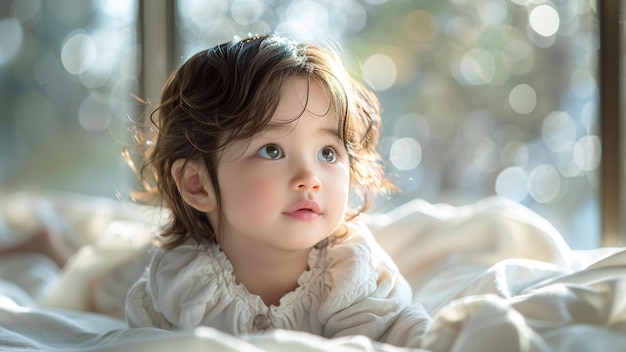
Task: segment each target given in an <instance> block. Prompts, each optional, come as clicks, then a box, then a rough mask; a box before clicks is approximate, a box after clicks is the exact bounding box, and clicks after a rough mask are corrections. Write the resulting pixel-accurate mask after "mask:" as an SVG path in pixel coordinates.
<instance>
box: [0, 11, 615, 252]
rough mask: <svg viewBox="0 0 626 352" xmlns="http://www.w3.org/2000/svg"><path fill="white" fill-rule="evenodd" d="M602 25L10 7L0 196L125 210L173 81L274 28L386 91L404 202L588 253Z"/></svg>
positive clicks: (455, 16)
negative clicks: (505, 214) (504, 221)
mask: <svg viewBox="0 0 626 352" xmlns="http://www.w3.org/2000/svg"><path fill="white" fill-rule="evenodd" d="M599 23H600V21H599V16H598V9H597V8H596V1H594V0H567V1H560V0H553V1H549V0H439V1H415V0H212V1H203V0H177V1H176V0H158V1H140V0H134V1H133V0H49V1H43V0H14V1H10V0H0V106H1V107H2V109H1V110H0V190H4V191H5V192H9V191H10V192H12V191H17V190H27V191H32V190H60V191H70V192H77V193H82V194H89V195H101V196H107V197H112V198H115V197H117V198H120V199H127V198H128V191H129V188H130V187H131V186H132V185H133V181H134V178H133V175H132V172H130V169H129V167H128V166H127V165H126V163H125V161H124V158H123V157H122V155H121V151H122V148H124V147H125V146H128V145H130V143H131V132H130V127H131V125H132V123H131V122H132V121H135V120H140V119H143V118H145V116H146V115H147V114H148V113H149V111H150V109H152V108H154V105H155V102H156V101H157V100H158V93H159V90H160V87H161V84H162V83H163V81H164V80H165V77H166V76H167V75H168V74H169V73H170V72H171V70H173V69H174V68H176V67H178V66H179V65H180V64H181V63H182V62H183V61H184V60H185V59H186V58H188V57H190V56H191V55H193V54H194V53H196V52H197V51H199V50H201V49H205V48H207V47H209V46H213V45H216V44H218V43H221V42H224V41H227V40H230V39H232V38H233V37H234V36H240V37H244V36H247V35H248V34H260V33H265V32H268V31H273V30H275V31H278V32H282V33H285V34H288V35H291V36H293V37H295V38H296V39H300V40H314V41H320V40H322V41H334V42H337V43H339V44H340V45H341V46H342V48H343V51H344V57H345V61H346V64H347V65H348V66H349V68H350V69H351V70H352V71H353V72H354V73H355V74H356V75H358V76H362V77H363V79H364V80H365V81H366V82H367V83H368V84H369V85H370V86H371V87H373V88H374V90H375V91H376V92H377V94H378V96H379V98H380V100H381V103H382V106H383V119H384V126H385V127H384V131H383V134H384V136H383V138H382V141H381V145H380V151H381V153H382V155H383V156H384V157H385V159H386V161H387V166H388V171H389V175H390V177H391V178H392V179H393V180H394V181H395V183H396V184H397V185H398V186H399V187H400V188H401V189H402V194H401V195H400V196H399V197H397V198H394V199H393V202H394V203H395V204H400V203H403V202H406V201H407V200H409V199H413V198H422V199H425V200H427V201H430V202H433V203H438V202H444V203H449V204H453V205H462V204H467V203H471V202H474V201H476V200H479V199H482V198H484V197H487V196H491V195H500V196H503V197H507V198H510V199H512V200H514V201H517V202H519V203H522V204H524V205H526V206H528V207H529V208H531V209H533V210H535V211H536V212H538V213H539V214H541V215H542V216H544V217H545V218H547V219H548V220H549V221H550V222H552V224H554V226H555V227H557V229H558V230H559V231H560V232H561V233H562V234H563V236H564V237H565V239H566V241H567V242H568V243H569V244H570V246H572V247H573V248H575V249H587V248H594V247H597V246H599V245H600V244H601V229H602V226H601V211H600V209H601V206H600V205H601V204H600V193H599V192H600V191H599V183H600V166H601V146H602V143H603V140H602V138H601V137H600V133H599V122H600V121H599V120H600V118H599V111H600V109H599V101H600V100H599V99H600V93H599V73H598V72H599V69H598V66H599V65H598V50H599V46H600V36H599ZM615 153H618V154H619V150H616V151H615ZM615 190H616V192H617V191H618V190H619V188H615Z"/></svg>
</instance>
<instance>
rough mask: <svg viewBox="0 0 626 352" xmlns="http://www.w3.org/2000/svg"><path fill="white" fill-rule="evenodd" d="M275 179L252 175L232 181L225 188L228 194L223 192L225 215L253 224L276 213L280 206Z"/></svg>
mask: <svg viewBox="0 0 626 352" xmlns="http://www.w3.org/2000/svg"><path fill="white" fill-rule="evenodd" d="M276 181H277V180H276V179H274V178H272V179H268V178H263V177H253V178H249V179H248V178H242V179H240V180H237V181H236V182H232V186H231V187H228V189H227V190H226V189H225V191H226V192H228V194H223V201H224V205H225V209H224V211H225V212H227V213H226V215H227V217H229V218H232V219H233V220H234V221H237V220H235V219H241V220H244V221H246V222H248V223H252V224H255V223H261V222H263V221H264V220H266V219H267V218H268V217H269V216H271V214H272V213H276V211H277V210H280V206H281V203H280V194H281V193H280V192H279V190H278V189H277V185H278V183H277V182H276Z"/></svg>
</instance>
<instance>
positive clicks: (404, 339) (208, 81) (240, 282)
mask: <svg viewBox="0 0 626 352" xmlns="http://www.w3.org/2000/svg"><path fill="white" fill-rule="evenodd" d="M157 112H158V117H157V118H154V114H153V122H154V124H155V125H156V126H157V130H158V135H157V137H156V140H155V141H151V142H150V143H148V147H149V148H148V151H147V153H146V161H145V164H144V165H143V168H142V172H141V173H140V178H141V181H142V182H143V183H144V184H146V183H147V184H148V185H149V184H150V182H149V181H150V180H152V181H154V183H156V186H154V187H152V188H151V187H149V186H148V187H146V193H147V194H148V195H154V196H156V198H157V199H160V200H161V201H162V202H163V204H164V206H165V207H166V208H167V209H169V211H170V212H171V221H170V222H169V223H168V224H167V226H166V227H165V228H164V231H163V234H162V238H161V242H162V245H161V246H160V247H159V248H158V249H156V250H155V253H154V255H153V257H152V259H151V263H150V266H149V268H148V269H147V271H146V272H145V273H144V275H143V276H142V277H141V278H140V279H139V280H138V281H137V282H136V283H135V284H134V285H133V287H132V288H131V289H130V291H129V292H128V296H127V300H126V315H127V320H128V323H129V324H130V325H131V326H132V327H142V326H152V327H160V328H164V329H187V328H194V327H197V326H209V327H214V328H217V329H219V330H222V331H225V332H228V333H231V334H245V333H252V332H261V331H266V330H269V329H289V330H298V331H306V332H310V333H313V334H318V335H321V336H325V337H328V338H332V337H339V336H345V335H365V336H368V337H370V338H371V339H374V340H378V341H381V342H386V343H390V344H394V345H398V346H410V347H419V345H420V343H421V336H422V334H423V333H424V331H425V330H426V329H427V327H428V326H429V324H430V321H431V319H430V317H429V316H428V314H427V313H426V312H425V311H424V309H423V308H422V307H421V305H417V304H412V302H411V290H410V287H409V286H408V284H407V282H406V281H405V279H404V278H403V277H402V276H401V274H400V273H399V271H398V268H397V267H396V265H395V264H394V263H393V261H392V260H391V259H390V258H389V256H388V255H387V254H386V253H384V251H383V250H382V249H381V247H380V246H379V245H378V244H377V243H376V242H375V241H374V239H373V236H372V234H371V233H370V231H369V230H368V229H367V228H366V227H365V226H363V225H360V224H359V223H358V222H357V217H358V215H359V213H361V212H363V211H365V210H367V209H368V207H369V205H370V202H371V198H372V196H375V195H376V194H377V193H381V192H385V191H388V190H389V189H390V188H391V186H390V185H388V184H387V183H386V182H385V181H384V180H383V177H382V174H383V171H382V167H381V163H380V157H379V155H378V154H377V152H376V146H377V141H378V134H379V124H380V115H379V104H378V101H377V99H376V98H375V96H374V95H373V93H371V92H370V91H369V90H367V89H366V88H365V87H364V86H363V85H361V84H360V83H358V82H357V81H355V80H353V79H352V78H351V77H350V76H349V75H348V73H347V71H346V69H345V68H344V66H343V65H342V63H341V61H340V60H339V58H338V57H337V55H335V54H334V52H333V51H331V50H326V49H322V48H320V47H317V46H314V45H305V44H298V43H295V42H293V41H291V40H289V39H286V38H284V37H281V36H278V35H265V36H258V37H251V38H248V39H244V40H235V41H232V42H229V43H225V44H222V45H218V46H216V47H214V48H211V49H209V50H206V51H202V52H200V53H198V54H196V55H195V56H193V57H192V58H191V59H189V60H188V61H187V62H186V63H185V64H183V65H182V67H181V68H180V69H179V70H178V71H176V72H175V73H174V74H173V75H172V76H171V78H170V79H169V81H168V82H167V83H166V85H165V87H164V89H163V93H162V98H161V103H160V105H159V107H158V108H157ZM353 203H354V204H357V205H358V206H352V204H353Z"/></svg>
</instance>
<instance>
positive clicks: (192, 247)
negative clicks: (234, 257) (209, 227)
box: [150, 239, 223, 275]
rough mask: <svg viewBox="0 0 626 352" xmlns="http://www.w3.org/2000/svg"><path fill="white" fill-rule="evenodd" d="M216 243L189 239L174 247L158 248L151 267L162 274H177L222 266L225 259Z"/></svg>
mask: <svg viewBox="0 0 626 352" xmlns="http://www.w3.org/2000/svg"><path fill="white" fill-rule="evenodd" d="M219 253H220V251H219V248H217V245H215V244H198V243H196V242H195V241H194V240H192V239H189V240H187V241H186V242H184V243H182V244H180V245H178V246H176V247H173V248H157V249H156V250H155V253H154V255H153V257H152V260H151V263H150V268H151V270H152V271H153V272H159V274H160V275H168V274H169V275H177V274H179V273H180V272H183V271H184V272H190V271H197V270H204V271H206V270H207V269H209V270H210V268H212V267H216V268H222V264H223V263H221V262H222V261H223V260H222V258H221V257H220V256H219Z"/></svg>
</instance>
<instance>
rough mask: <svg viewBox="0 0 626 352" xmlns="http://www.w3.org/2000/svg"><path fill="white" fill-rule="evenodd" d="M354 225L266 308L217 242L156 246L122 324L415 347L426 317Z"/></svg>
mask: <svg viewBox="0 0 626 352" xmlns="http://www.w3.org/2000/svg"><path fill="white" fill-rule="evenodd" d="M352 227H353V228H352V229H353V230H354V231H352V233H351V234H350V235H348V236H346V237H345V238H342V239H341V240H339V241H337V242H336V243H332V244H330V245H328V246H325V247H321V248H319V249H316V248H314V249H312V250H311V252H310V254H309V258H308V264H309V270H307V271H305V272H303V273H302V274H301V275H300V277H299V278H298V287H297V288H296V289H295V290H294V291H292V292H289V293H287V294H286V295H285V296H283V297H282V298H281V299H280V303H279V305H278V306H274V305H272V306H269V307H268V306H266V305H265V303H263V300H262V299H261V297H259V296H257V295H253V294H251V293H249V292H248V290H247V289H246V287H245V286H243V285H242V284H237V283H236V282H235V277H234V276H233V268H232V265H231V263H230V262H229V260H228V258H226V255H225V254H224V253H223V252H222V251H221V250H220V249H219V247H218V246H217V245H215V244H211V245H197V244H195V242H193V241H191V240H190V241H188V242H186V243H185V244H182V245H180V246H178V247H176V248H173V249H169V250H167V249H157V250H156V251H155V253H154V255H153V257H152V260H151V263H150V266H149V267H148V269H147V270H146V272H145V273H144V274H143V276H142V277H141V278H140V279H139V280H138V281H137V282H136V283H135V284H134V285H133V286H132V287H131V289H130V291H129V292H128V295H127V299H126V319H127V321H128V324H129V325H130V326H131V327H146V326H149V327H159V328H163V329H170V330H171V329H191V328H195V327H197V326H209V327H213V328H216V329H219V330H221V331H224V332H228V333H231V334H233V335H239V334H246V333H252V332H260V331H264V330H267V329H287V330H298V331H306V332H310V333H313V334H316V335H320V336H324V337H328V338H332V337H339V336H346V335H365V336H367V337H370V338H371V339H374V340H377V341H381V342H385V343H390V344H393V345H397V346H407V347H419V345H420V344H421V337H422V334H423V333H424V332H425V330H426V329H427V328H428V326H429V325H430V323H431V318H430V316H429V315H428V314H427V313H426V312H425V310H424V309H423V307H422V306H421V305H419V304H413V303H412V302H411V289H410V287H409V285H408V283H407V282H406V280H405V279H404V277H402V275H401V274H400V272H399V271H398V268H397V266H396V265H395V264H394V263H393V261H392V260H391V258H390V257H389V256H388V255H387V253H385V252H384V251H383V249H382V248H381V247H380V246H379V245H378V243H376V242H375V240H374V238H373V236H372V234H371V232H370V231H369V229H367V228H365V227H357V226H352Z"/></svg>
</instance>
